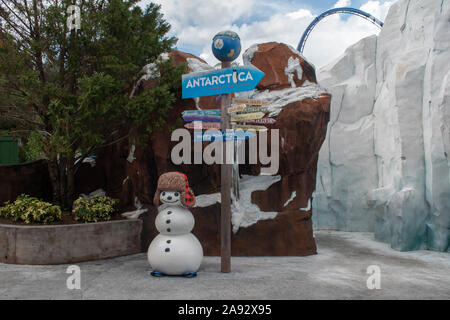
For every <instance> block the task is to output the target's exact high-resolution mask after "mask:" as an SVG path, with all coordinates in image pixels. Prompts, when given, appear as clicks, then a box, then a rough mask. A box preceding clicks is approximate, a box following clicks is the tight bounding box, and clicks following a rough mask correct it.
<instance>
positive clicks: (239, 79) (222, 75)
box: [182, 66, 265, 99]
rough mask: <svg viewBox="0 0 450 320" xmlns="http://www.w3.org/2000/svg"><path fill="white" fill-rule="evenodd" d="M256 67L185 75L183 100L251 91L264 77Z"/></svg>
mask: <svg viewBox="0 0 450 320" xmlns="http://www.w3.org/2000/svg"><path fill="white" fill-rule="evenodd" d="M264 75H265V74H264V72H262V71H261V70H259V69H258V68H256V67H254V66H244V67H234V68H226V69H219V70H211V71H205V72H197V73H190V74H185V75H183V79H182V88H183V90H182V93H183V94H182V95H183V99H188V98H195V97H204V96H214V95H217V94H226V93H233V92H242V91H250V90H252V89H253V88H255V87H256V85H257V84H258V83H259V82H260V81H261V79H262V78H263V77H264Z"/></svg>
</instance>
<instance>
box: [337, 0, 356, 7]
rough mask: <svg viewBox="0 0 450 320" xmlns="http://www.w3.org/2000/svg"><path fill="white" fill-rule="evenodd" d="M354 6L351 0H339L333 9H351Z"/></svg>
mask: <svg viewBox="0 0 450 320" xmlns="http://www.w3.org/2000/svg"><path fill="white" fill-rule="evenodd" d="M351 5H352V1H351V0H338V2H336V4H335V5H334V6H333V8H342V7H350V6H351Z"/></svg>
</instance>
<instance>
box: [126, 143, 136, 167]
mask: <svg viewBox="0 0 450 320" xmlns="http://www.w3.org/2000/svg"><path fill="white" fill-rule="evenodd" d="M135 151H136V146H135V145H134V144H133V145H132V146H131V148H130V153H129V154H128V158H127V161H128V162H129V163H133V161H134V160H136V158H135V157H134V152H135Z"/></svg>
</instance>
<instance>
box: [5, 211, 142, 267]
mask: <svg viewBox="0 0 450 320" xmlns="http://www.w3.org/2000/svg"><path fill="white" fill-rule="evenodd" d="M141 230H142V221H141V220H121V221H109V222H99V223H89V224H74V225H53V226H18V225H5V224H2V225H0V263H13V264H30V265H46V264H68V263H76V262H82V261H91V260H100V259H106V258H113V257H119V256H125V255H130V254H135V253H139V252H140V251H141Z"/></svg>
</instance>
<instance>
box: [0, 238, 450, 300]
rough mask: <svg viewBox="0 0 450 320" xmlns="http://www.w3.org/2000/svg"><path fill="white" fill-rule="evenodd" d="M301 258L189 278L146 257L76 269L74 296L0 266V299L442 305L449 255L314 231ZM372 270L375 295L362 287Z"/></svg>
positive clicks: (49, 270)
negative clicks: (158, 273) (160, 270)
mask: <svg viewBox="0 0 450 320" xmlns="http://www.w3.org/2000/svg"><path fill="white" fill-rule="evenodd" d="M315 236H316V240H317V245H318V251H319V254H318V255H315V256H309V257H281V258H280V257H276V258H272V257H258V258H240V257H239V258H238V257H236V258H233V259H232V269H233V270H232V273H229V274H222V273H220V272H219V270H220V258H217V257H206V258H205V260H204V263H203V265H202V269H201V271H200V272H199V276H198V277H197V278H193V279H183V278H153V277H151V276H149V271H150V269H149V266H148V264H147V260H146V255H145V254H138V255H133V256H128V257H122V258H116V259H111V260H103V261H96V262H88V263H80V264H78V266H79V267H80V268H81V290H69V289H67V286H66V280H67V278H68V277H69V276H70V275H69V274H67V273H66V270H67V267H68V266H66V265H60V266H16V265H6V264H0V299H251V300H253V299H255V300H257V299H437V298H439V299H450V254H449V253H438V252H431V251H418V252H409V253H401V252H396V251H394V250H392V249H390V247H389V246H388V245H386V244H383V243H378V242H375V241H373V240H372V238H373V236H372V234H370V233H345V232H330V231H318V232H316V234H315ZM371 265H377V266H379V268H380V270H381V289H379V290H377V289H375V290H369V289H368V288H367V279H368V277H369V276H370V275H369V274H367V268H368V267H369V266H371Z"/></svg>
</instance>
